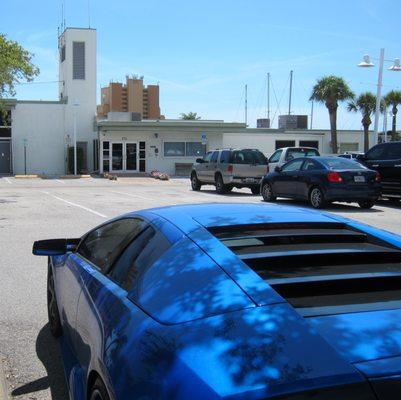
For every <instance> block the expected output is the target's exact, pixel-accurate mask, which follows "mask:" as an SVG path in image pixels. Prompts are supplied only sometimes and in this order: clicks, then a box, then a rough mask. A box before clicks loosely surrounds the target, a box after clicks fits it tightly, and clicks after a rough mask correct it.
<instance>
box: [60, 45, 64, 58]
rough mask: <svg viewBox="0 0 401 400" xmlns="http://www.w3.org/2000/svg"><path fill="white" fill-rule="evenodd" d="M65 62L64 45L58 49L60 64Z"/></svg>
mask: <svg viewBox="0 0 401 400" xmlns="http://www.w3.org/2000/svg"><path fill="white" fill-rule="evenodd" d="M64 60H65V44H63V45H62V46H61V47H60V62H63V61H64Z"/></svg>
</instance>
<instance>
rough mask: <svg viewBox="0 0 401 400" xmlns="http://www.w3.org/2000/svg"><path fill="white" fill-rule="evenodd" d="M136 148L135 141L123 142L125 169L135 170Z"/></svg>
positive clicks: (136, 167)
mask: <svg viewBox="0 0 401 400" xmlns="http://www.w3.org/2000/svg"><path fill="white" fill-rule="evenodd" d="M137 158H138V148H137V144H136V143H125V169H126V170H127V171H136V170H137V169H138V163H137Z"/></svg>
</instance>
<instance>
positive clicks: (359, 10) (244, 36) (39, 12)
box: [0, 0, 401, 129]
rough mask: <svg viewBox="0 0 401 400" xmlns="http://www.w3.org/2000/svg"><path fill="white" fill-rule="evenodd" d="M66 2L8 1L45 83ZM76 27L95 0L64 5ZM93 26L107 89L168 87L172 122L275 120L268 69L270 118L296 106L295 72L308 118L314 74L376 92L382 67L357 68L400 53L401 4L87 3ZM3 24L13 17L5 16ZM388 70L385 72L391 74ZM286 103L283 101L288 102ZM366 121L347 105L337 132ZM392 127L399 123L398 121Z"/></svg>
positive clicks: (27, 88)
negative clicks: (131, 80)
mask: <svg viewBox="0 0 401 400" xmlns="http://www.w3.org/2000/svg"><path fill="white" fill-rule="evenodd" d="M61 3H62V1H61V0H47V1H46V0H38V1H26V0H13V1H6V2H3V4H2V15H3V18H2V21H1V26H0V31H1V32H3V33H5V34H7V35H8V37H9V38H12V39H14V40H17V41H19V42H20V43H21V44H22V45H23V46H24V47H26V48H27V49H28V50H30V51H32V52H33V53H34V54H35V57H34V62H35V63H36V64H37V65H38V66H39V67H40V70H41V74H40V76H39V77H38V78H37V79H36V82H49V81H56V80H57V79H58V76H57V74H58V66H57V59H58V57H57V26H58V25H59V24H60V20H61ZM64 3H65V8H66V24H67V26H75V27H77V26H82V27H87V26H88V1H87V0H64ZM90 9H91V17H90V18H91V26H92V27H94V28H96V29H97V32H98V87H100V86H101V85H106V84H107V83H108V82H109V81H110V80H114V81H117V80H124V79H125V75H126V74H140V75H144V77H145V83H157V82H159V83H160V91H161V98H160V105H161V109H162V113H164V114H165V115H166V117H167V118H177V117H178V116H179V114H180V113H181V112H187V111H196V112H197V113H198V114H199V115H200V116H201V117H202V118H203V119H224V120H227V121H242V120H243V119H244V111H243V102H244V85H245V84H248V106H249V113H248V121H249V123H250V126H254V125H255V123H256V118H259V117H264V116H265V115H266V99H267V95H266V74H267V72H270V74H271V77H272V85H273V87H274V90H275V93H276V96H277V100H278V102H279V107H278V106H277V102H276V99H275V95H274V93H273V90H272V91H271V99H270V104H271V117H273V116H274V117H275V118H274V121H273V126H276V125H277V116H278V114H284V113H286V112H287V109H288V77H289V71H290V70H291V69H292V70H293V71H294V85H293V89H294V90H293V107H292V113H294V114H309V113H310V103H309V101H308V99H309V96H310V92H311V88H312V86H313V84H314V82H315V81H316V79H317V78H319V77H321V76H324V75H328V74H336V75H339V76H342V77H344V78H345V80H346V81H347V82H348V84H349V85H350V86H351V88H352V90H354V92H355V93H357V94H358V93H361V92H363V91H367V90H370V91H373V92H375V91H376V81H377V73H378V68H370V69H362V68H357V67H356V64H357V63H358V62H359V61H360V59H361V58H362V55H363V54H365V53H368V54H370V55H371V56H372V57H378V55H379V51H380V48H381V47H384V48H385V49H386V54H385V56H386V58H387V59H393V58H394V57H401V33H400V30H399V24H400V22H399V18H400V15H401V2H398V1H389V0H381V1H373V0H352V1H350V0H348V1H347V0H337V1H336V2H327V1H322V0H320V1H317V0H309V1H306V0H304V1H299V0H287V1H270V0H231V1H228V0H203V1H196V2H195V1H181V0H168V1H161V0H146V1H141V2H139V1H133V0H115V1H114V2H110V1H104V0H90ZM4 16H7V17H6V18H4ZM390 65H391V64H390V63H387V64H386V67H388V66H390ZM383 85H384V87H383V91H384V93H386V92H387V91H389V90H391V89H400V88H401V72H399V73H395V72H391V71H387V68H386V70H385V73H384V81H383ZM17 98H19V99H56V98H57V84H55V83H37V84H25V85H19V86H18V87H17ZM280 100H281V101H280ZM360 119H361V117H360V116H359V115H353V114H350V113H348V112H346V111H345V108H344V107H341V109H340V111H339V117H338V128H339V129H360V127H361V124H360ZM389 122H390V121H389ZM328 126H329V120H328V115H327V111H326V109H325V108H324V106H315V113H314V123H313V127H314V128H327V127H328Z"/></svg>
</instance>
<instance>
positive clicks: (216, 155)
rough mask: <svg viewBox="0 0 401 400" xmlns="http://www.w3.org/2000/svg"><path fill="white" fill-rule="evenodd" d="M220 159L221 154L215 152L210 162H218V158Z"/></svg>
mask: <svg viewBox="0 0 401 400" xmlns="http://www.w3.org/2000/svg"><path fill="white" fill-rule="evenodd" d="M218 157H219V152H218V151H214V152H213V155H212V158H211V160H210V162H217V158H218Z"/></svg>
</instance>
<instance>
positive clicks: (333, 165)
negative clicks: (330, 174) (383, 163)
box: [320, 157, 366, 169]
mask: <svg viewBox="0 0 401 400" xmlns="http://www.w3.org/2000/svg"><path fill="white" fill-rule="evenodd" d="M320 161H321V162H322V163H323V164H324V165H326V166H327V167H328V168H329V169H366V168H365V167H364V166H363V165H361V164H359V162H357V161H354V160H352V159H351V160H350V159H347V158H342V157H333V158H320Z"/></svg>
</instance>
